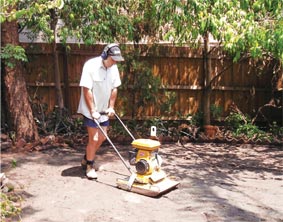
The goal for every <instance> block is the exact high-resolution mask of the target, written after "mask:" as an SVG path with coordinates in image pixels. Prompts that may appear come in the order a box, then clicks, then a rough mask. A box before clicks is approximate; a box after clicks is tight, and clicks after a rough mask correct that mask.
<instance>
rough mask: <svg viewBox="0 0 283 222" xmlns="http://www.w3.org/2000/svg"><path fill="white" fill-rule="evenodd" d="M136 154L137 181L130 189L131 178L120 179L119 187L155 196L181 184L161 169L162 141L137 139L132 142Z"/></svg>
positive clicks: (118, 181)
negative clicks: (160, 149) (159, 152)
mask: <svg viewBox="0 0 283 222" xmlns="http://www.w3.org/2000/svg"><path fill="white" fill-rule="evenodd" d="M132 146H133V148H134V150H135V156H134V157H133V159H132V161H131V160H130V162H131V164H132V165H135V166H136V177H135V181H134V183H133V184H132V186H131V188H130V189H129V186H128V181H129V180H130V179H126V180H123V179H118V180H117V185H118V187H119V188H121V189H124V190H129V191H132V192H135V193H139V194H143V195H146V196H151V197H155V196H158V195H161V194H162V193H164V192H166V191H168V190H171V189H173V188H175V187H177V186H178V185H179V182H176V181H174V180H171V179H169V178H168V177H167V175H166V173H165V172H164V171H163V170H161V163H162V159H161V157H160V156H159V155H158V154H157V152H158V149H159V148H160V142H159V141H157V140H152V139H136V140H134V141H133V142H132Z"/></svg>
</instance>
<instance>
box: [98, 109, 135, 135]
mask: <svg viewBox="0 0 283 222" xmlns="http://www.w3.org/2000/svg"><path fill="white" fill-rule="evenodd" d="M100 115H107V113H106V112H105V111H104V112H100ZM114 115H115V117H116V119H117V120H119V122H120V123H121V125H122V126H123V127H124V129H125V130H126V131H127V133H128V134H129V135H130V136H131V137H132V139H133V140H135V139H136V138H135V137H134V136H133V134H132V133H131V132H130V130H129V129H128V128H127V127H126V125H125V124H124V123H123V121H122V120H121V119H120V117H119V116H118V115H117V114H116V113H114Z"/></svg>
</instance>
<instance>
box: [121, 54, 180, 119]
mask: <svg viewBox="0 0 283 222" xmlns="http://www.w3.org/2000/svg"><path fill="white" fill-rule="evenodd" d="M125 59H126V61H127V63H125V64H123V65H122V67H121V68H122V70H123V73H124V75H123V76H122V82H123V85H122V89H123V90H125V91H128V90H131V92H132V98H130V99H132V101H130V102H128V101H124V102H125V103H127V104H128V103H132V104H134V113H133V114H132V116H142V115H145V113H144V112H143V110H144V108H145V107H146V106H155V107H160V111H161V112H170V111H171V107H172V105H173V104H174V102H175V98H176V96H175V94H174V93H170V92H165V90H164V87H163V85H162V83H161V80H160V78H159V77H158V76H154V75H153V73H152V70H151V68H150V66H149V64H148V62H146V61H143V60H142V59H141V57H140V53H139V51H138V50H135V51H132V52H130V53H128V54H127V55H126V56H125Z"/></svg>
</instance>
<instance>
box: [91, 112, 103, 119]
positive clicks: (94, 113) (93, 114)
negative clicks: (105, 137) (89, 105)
mask: <svg viewBox="0 0 283 222" xmlns="http://www.w3.org/2000/svg"><path fill="white" fill-rule="evenodd" d="M91 116H92V118H93V119H99V117H100V116H101V115H100V113H99V112H92V113H91Z"/></svg>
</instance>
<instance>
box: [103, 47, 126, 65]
mask: <svg viewBox="0 0 283 222" xmlns="http://www.w3.org/2000/svg"><path fill="white" fill-rule="evenodd" d="M109 56H110V57H111V58H112V59H113V60H114V61H116V62H120V61H124V58H123V57H122V54H121V50H120V48H119V45H118V44H115V43H111V44H109V45H107V46H105V48H104V50H103V52H102V54H101V57H102V59H104V60H106V59H107V58H108V57H109Z"/></svg>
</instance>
